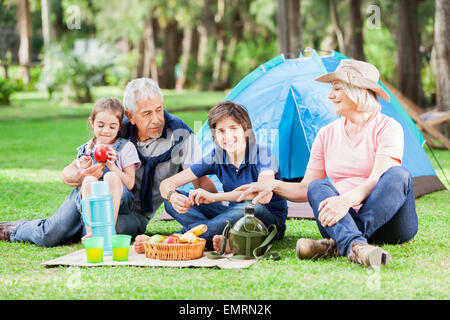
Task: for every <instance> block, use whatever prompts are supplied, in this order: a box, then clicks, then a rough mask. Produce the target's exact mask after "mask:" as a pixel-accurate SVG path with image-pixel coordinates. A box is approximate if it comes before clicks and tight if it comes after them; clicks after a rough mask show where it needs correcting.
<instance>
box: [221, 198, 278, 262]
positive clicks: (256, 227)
mask: <svg viewBox="0 0 450 320" xmlns="http://www.w3.org/2000/svg"><path fill="white" fill-rule="evenodd" d="M254 212H255V208H254V206H253V205H248V206H246V207H245V209H244V216H243V217H242V218H240V219H239V220H238V221H236V223H235V224H234V225H233V227H231V224H230V222H229V221H227V225H226V226H225V229H224V230H223V233H222V235H223V237H224V239H225V241H222V246H221V250H220V254H218V255H217V254H214V253H213V254H212V256H222V255H223V254H224V252H225V245H226V242H227V241H226V240H229V243H230V249H231V252H232V253H233V257H232V258H234V259H255V258H256V259H261V258H264V257H266V256H267V253H268V251H269V250H270V248H271V247H272V246H271V245H269V243H270V242H271V241H272V239H273V238H274V237H275V236H276V234H277V228H276V226H275V225H274V224H271V225H270V226H269V227H268V228H266V226H265V225H264V223H263V222H262V221H261V220H259V219H258V218H257V217H255V214H254ZM271 258H272V259H275V256H274V255H272V256H271Z"/></svg>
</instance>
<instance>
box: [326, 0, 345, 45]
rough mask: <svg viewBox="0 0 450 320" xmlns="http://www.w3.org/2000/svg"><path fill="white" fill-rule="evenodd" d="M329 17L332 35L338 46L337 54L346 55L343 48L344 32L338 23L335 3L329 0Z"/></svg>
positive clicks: (333, 0)
mask: <svg viewBox="0 0 450 320" xmlns="http://www.w3.org/2000/svg"><path fill="white" fill-rule="evenodd" d="M330 15H331V21H333V28H334V33H335V34H336V38H337V42H338V46H339V52H341V53H342V54H347V50H346V48H345V42H344V32H343V31H342V28H341V25H340V23H339V16H338V12H337V7H336V1H335V0H330Z"/></svg>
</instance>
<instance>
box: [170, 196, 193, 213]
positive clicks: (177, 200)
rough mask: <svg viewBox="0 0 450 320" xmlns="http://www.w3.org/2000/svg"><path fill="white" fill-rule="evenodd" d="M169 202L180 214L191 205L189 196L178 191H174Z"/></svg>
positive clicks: (186, 210)
mask: <svg viewBox="0 0 450 320" xmlns="http://www.w3.org/2000/svg"><path fill="white" fill-rule="evenodd" d="M170 204H171V205H172V207H173V208H174V209H175V211H176V212H178V213H180V214H184V213H186V212H188V210H189V208H190V207H191V201H190V200H189V198H188V197H186V196H185V195H183V194H181V193H178V192H174V193H173V194H172V195H171V196H170Z"/></svg>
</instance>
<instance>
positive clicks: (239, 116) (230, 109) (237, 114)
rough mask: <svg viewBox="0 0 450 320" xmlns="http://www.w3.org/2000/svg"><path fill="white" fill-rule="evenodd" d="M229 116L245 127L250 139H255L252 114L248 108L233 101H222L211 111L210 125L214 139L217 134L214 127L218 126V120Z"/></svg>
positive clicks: (209, 115) (209, 116)
mask: <svg viewBox="0 0 450 320" xmlns="http://www.w3.org/2000/svg"><path fill="white" fill-rule="evenodd" d="M227 117H231V118H233V120H234V121H236V122H237V123H239V124H240V125H241V126H242V128H243V129H244V131H245V133H246V134H248V137H249V138H250V140H252V141H254V140H255V134H254V132H253V127H252V122H251V121H250V116H249V115H248V112H247V110H246V109H245V108H244V107H243V106H241V105H240V104H237V103H234V102H232V101H222V102H220V103H219V104H217V105H216V106H214V107H213V108H212V109H211V110H210V111H209V114H208V125H209V128H210V129H211V134H212V136H213V139H214V136H215V133H214V131H215V130H214V129H215V128H216V124H217V122H219V121H220V120H222V119H224V118H227Z"/></svg>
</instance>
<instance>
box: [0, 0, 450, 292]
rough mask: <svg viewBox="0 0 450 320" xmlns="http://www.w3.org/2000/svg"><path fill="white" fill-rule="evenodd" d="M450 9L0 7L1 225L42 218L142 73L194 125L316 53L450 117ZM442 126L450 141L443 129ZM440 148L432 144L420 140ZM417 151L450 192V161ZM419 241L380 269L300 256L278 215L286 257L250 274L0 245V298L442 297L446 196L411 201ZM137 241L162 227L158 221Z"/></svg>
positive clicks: (97, 1)
mask: <svg viewBox="0 0 450 320" xmlns="http://www.w3.org/2000/svg"><path fill="white" fill-rule="evenodd" d="M449 15H450V4H449V2H448V1H445V0H399V1H394V0H392V1H388V0H379V1H375V0H373V1H370V0H368V1H366V0H364V1H363V0H252V1H248V0H244V1H238V0H191V1H189V0H166V1H163V0H155V1H145V0H133V1H123V0H122V1H119V0H109V1H107V2H105V1H101V0H91V1H88V0H73V1H71V0H62V1H56V0H0V39H1V41H0V65H1V68H0V137H1V139H0V150H2V157H0V221H11V220H18V219H23V218H26V219H35V218H46V217H49V216H51V215H52V214H53V212H54V211H55V210H56V209H57V208H58V207H59V205H60V204H61V202H62V201H63V200H64V198H65V196H66V195H67V194H69V193H70V188H69V187H67V186H65V185H64V184H63V183H62V182H61V178H60V175H61V171H62V169H63V168H64V167H65V166H66V165H67V164H69V163H70V162H71V161H72V160H73V159H74V157H75V155H76V154H75V151H76V147H77V146H79V145H80V144H82V143H83V142H85V141H86V140H87V139H88V138H89V137H90V135H91V133H90V131H89V128H88V123H87V117H88V115H89V112H90V109H91V108H92V103H93V101H95V100H96V99H98V98H100V97H103V96H115V97H117V98H119V99H120V100H121V99H122V93H123V89H124V86H125V85H126V83H127V82H128V81H129V80H130V79H133V78H137V77H143V76H144V77H150V78H152V79H154V80H155V81H157V82H158V83H159V85H160V86H161V88H162V89H163V92H164V95H165V98H164V104H165V107H166V109H167V110H169V111H170V112H173V113H174V114H175V115H177V116H179V117H180V118H182V119H183V120H184V121H186V123H187V124H189V125H190V126H191V127H194V122H196V121H202V122H203V121H204V120H205V119H206V116H207V113H208V110H209V109H210V108H211V107H212V106H214V105H215V104H216V103H218V102H220V101H221V100H222V99H223V98H224V97H225V96H226V94H227V92H229V90H230V89H231V88H232V87H233V86H235V85H236V84H237V83H238V82H239V81H240V80H241V79H242V78H243V77H244V76H245V75H247V74H248V73H249V72H251V71H252V70H254V69H255V68H256V67H258V66H259V65H261V64H262V63H264V62H266V61H267V60H269V59H271V58H273V57H274V56H276V55H278V54H279V53H284V54H285V55H286V57H297V56H298V55H299V52H300V51H302V50H303V49H305V48H307V47H312V48H315V49H317V50H323V51H318V52H319V53H320V54H325V55H326V54H329V52H328V51H329V50H337V51H339V52H341V53H343V54H345V55H347V56H349V57H354V58H356V59H361V60H365V61H368V62H370V63H372V64H374V65H375V66H377V68H378V69H379V70H380V73H381V77H382V79H383V81H385V82H386V83H390V84H391V85H392V86H394V87H395V88H397V89H398V91H399V92H401V93H402V94H403V95H404V96H406V97H407V98H409V99H410V100H411V101H413V102H414V103H415V104H416V105H417V106H418V107H419V108H420V109H421V112H423V114H426V113H430V112H446V111H450V98H449V97H448V95H449V93H450V81H449V77H450V74H449V65H450V57H449V52H450V43H449V42H450V31H449V23H448V21H449ZM437 128H438V129H439V130H440V132H442V133H443V134H444V135H446V136H447V138H448V132H449V129H448V121H447V122H446V123H444V124H442V125H439V126H437ZM431 142H433V143H436V145H437V146H438V147H439V146H440V145H439V141H437V142H436V141H430V143H431ZM426 152H427V154H428V156H429V158H430V161H431V163H432V164H433V166H434V168H435V170H436V173H437V175H438V177H439V178H440V179H441V181H442V182H443V183H444V184H445V185H446V187H447V188H448V187H449V184H448V180H447V177H448V176H449V168H450V154H449V151H448V150H446V149H445V148H436V149H429V148H427V147H426ZM416 206H417V211H418V215H419V233H418V235H417V236H416V238H415V239H414V240H412V241H411V242H409V243H407V244H404V245H401V246H391V245H386V246H383V247H384V248H385V249H386V250H388V251H389V252H390V253H391V255H392V256H393V260H392V263H391V264H390V265H389V266H387V267H385V268H382V269H381V270H375V271H374V270H366V269H364V268H362V267H361V266H358V265H355V264H352V263H349V262H348V261H347V259H346V258H345V257H340V258H337V259H328V260H324V261H300V260H298V259H297V258H296V257H295V254H294V251H295V243H296V240H297V239H298V238H300V237H307V238H315V239H319V238H320V234H319V232H318V230H317V227H316V225H315V222H314V221H311V220H295V219H292V220H288V222H287V231H286V236H285V239H283V240H282V241H278V242H276V243H275V244H274V246H273V250H275V251H277V252H280V254H281V256H282V259H281V260H280V261H260V262H258V263H257V264H256V265H254V266H252V267H251V268H249V269H246V270H239V271H236V270H234V271H233V270H220V269H192V268H189V269H178V268H174V269H172V268H127V267H105V268H86V269H85V268H81V269H79V268H52V269H46V268H44V267H42V266H40V263H41V262H43V261H46V260H50V259H53V258H56V257H58V256H61V255H64V254H67V253H69V252H73V251H75V250H79V249H81V248H82V246H81V244H79V243H78V244H71V245H67V246H60V247H55V248H39V247H37V246H35V245H32V244H27V243H7V242H4V241H2V242H0V298H1V299H215V298H217V299H448V298H449V294H448V292H449V281H448V280H449V256H450V255H449V253H450V250H449V247H448V244H447V240H448V238H449V228H448V226H449V220H450V219H449V218H450V215H449V207H450V206H449V195H448V191H447V190H445V191H440V192H435V193H432V194H429V195H425V196H423V197H421V198H419V199H417V200H416ZM162 211H163V208H162V207H161V208H160V209H159V210H158V212H157V214H156V216H155V218H154V219H153V220H152V221H151V222H150V223H149V224H148V226H147V232H146V233H147V234H149V235H152V234H156V233H162V234H170V233H172V232H175V231H177V230H178V229H179V227H180V226H179V224H178V223H177V222H175V221H170V222H163V221H159V220H158V217H159V215H161V213H162Z"/></svg>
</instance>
